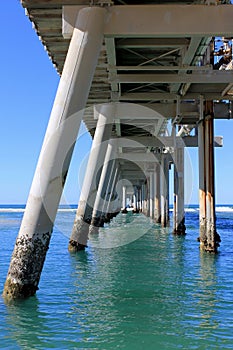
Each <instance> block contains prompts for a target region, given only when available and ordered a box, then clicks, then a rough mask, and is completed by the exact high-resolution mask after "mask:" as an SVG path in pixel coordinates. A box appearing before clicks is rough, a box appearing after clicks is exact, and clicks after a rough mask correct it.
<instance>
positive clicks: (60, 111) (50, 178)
mask: <svg viewBox="0 0 233 350" xmlns="http://www.w3.org/2000/svg"><path fill="white" fill-rule="evenodd" d="M105 13H106V10H105V9H104V8H100V7H90V8H85V9H82V10H81V11H80V12H79V15H78V18H77V21H76V24H75V29H74V32H73V36H72V39H71V43H70V47H69V50H68V54H67V58H66V61H65V65H64V68H63V73H62V76H61V80H60V83H59V87H58V90H57V94H56V98H55V101H54V105H53V109H52V112H51V116H50V121H49V124H48V128H47V132H46V135H45V139H44V143H43V146H42V150H41V154H40V157H39V160H38V165H37V168H36V171H35V175H34V179H33V182H32V186H31V190H30V194H29V198H28V201H27V206H26V210H25V214H24V218H23V221H22V224H21V228H20V231H19V235H18V238H17V241H16V245H15V249H14V252H13V255H12V260H11V264H10V268H9V272H8V276H7V279H6V283H5V287H4V293H3V295H4V297H5V298H8V299H14V298H23V297H27V296H30V295H33V294H35V292H36V290H37V289H38V284H39V280H40V274H41V271H42V268H43V264H44V260H45V257H46V252H47V250H48V246H49V241H50V237H51V233H52V230H53V223H54V220H55V216H56V212H57V207H58V205H59V201H60V197H61V194H62V190H63V186H64V184H65V180H66V175H67V172H68V168H69V164H70V159H71V155H72V151H73V146H74V143H75V141H76V137H77V134H78V131H79V126H80V121H81V119H82V115H83V109H84V108H85V106H86V101H87V98H88V94H89V90H90V87H91V82H92V78H93V75H94V72H95V68H96V64H97V60H98V56H99V52H100V49H101V46H102V42H103V28H104V20H105Z"/></svg>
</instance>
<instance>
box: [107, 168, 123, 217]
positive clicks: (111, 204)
mask: <svg viewBox="0 0 233 350" xmlns="http://www.w3.org/2000/svg"><path fill="white" fill-rule="evenodd" d="M119 176H120V169H119V167H118V166H117V163H116V162H115V171H113V177H112V184H111V185H112V186H111V188H110V195H109V197H108V201H107V206H106V216H107V218H108V221H109V219H111V218H113V217H114V216H116V214H117V210H118V209H119V208H117V205H116V197H117V193H116V185H117V182H118V180H119Z"/></svg>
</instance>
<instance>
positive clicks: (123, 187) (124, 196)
mask: <svg viewBox="0 0 233 350" xmlns="http://www.w3.org/2000/svg"><path fill="white" fill-rule="evenodd" d="M126 199H127V198H126V186H124V185H123V186H122V208H123V210H124V209H125V208H126V205H127V203H126Z"/></svg>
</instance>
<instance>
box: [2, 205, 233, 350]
mask: <svg viewBox="0 0 233 350" xmlns="http://www.w3.org/2000/svg"><path fill="white" fill-rule="evenodd" d="M22 215H23V210H22V209H21V208H20V207H12V206H11V207H5V208H0V238H1V251H0V269H1V273H0V285H1V291H2V289H3V285H4V281H5V278H6V274H7V270H8V266H9V262H10V257H11V253H12V249H13V246H14V242H15V238H16V236H17V232H18V229H19V225H20V222H21V219H22ZM74 215H75V211H74V210H71V209H69V210H60V211H59V212H58V216H57V220H56V226H55V229H54V233H53V236H52V240H51V245H50V249H49V251H48V254H47V259H46V262H45V265H44V269H43V272H42V276H41V281H40V285H39V287H40V289H39V291H38V292H37V294H36V296H35V297H31V298H29V299H28V300H25V301H21V302H18V303H15V304H12V305H5V304H4V301H3V300H2V298H1V299H0V337H1V341H0V348H3V349H14V350H15V349H132V350H133V349H145V350H147V349H158V350H163V349H164V350H165V349H167V350H172V349H203V350H204V349H206V350H210V349H221V350H222V349H233V209H232V207H230V206H229V207H219V208H217V219H218V232H219V234H220V235H221V238H222V243H221V247H220V250H219V254H218V255H217V256H214V255H212V254H205V253H204V254H203V253H201V252H200V251H199V244H198V242H197V237H198V210H197V208H191V209H188V210H187V212H186V226H187V235H186V236H185V237H175V236H173V235H172V229H171V228H168V229H161V228H160V227H159V226H158V225H155V224H154V223H153V222H152V221H151V220H150V219H148V218H146V217H144V216H143V215H140V214H139V215H131V214H127V215H122V214H120V215H119V216H118V217H117V218H115V219H114V220H113V222H112V223H111V224H110V225H109V226H106V227H105V228H103V229H101V231H100V234H99V235H98V236H94V237H92V238H91V240H90V242H89V247H88V249H87V250H86V252H80V253H78V254H77V255H76V254H70V253H69V252H68V250H67V246H68V239H69V234H70V231H71V228H72V223H73V219H74Z"/></svg>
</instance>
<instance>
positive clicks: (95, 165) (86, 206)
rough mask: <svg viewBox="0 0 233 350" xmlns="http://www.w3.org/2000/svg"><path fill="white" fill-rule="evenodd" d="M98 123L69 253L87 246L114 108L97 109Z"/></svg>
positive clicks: (107, 106) (103, 107)
mask: <svg viewBox="0 0 233 350" xmlns="http://www.w3.org/2000/svg"><path fill="white" fill-rule="evenodd" d="M96 108H97V110H96V113H97V114H98V122H97V125H96V130H95V135H94V139H93V143H92V147H91V152H90V155H89V159H88V163H87V168H86V173H85V177H84V180H83V185H82V191H81V194H80V199H79V204H78V209H77V213H76V217H75V221H74V226H73V230H72V233H71V237H70V241H69V247H68V249H69V251H71V252H76V251H79V250H83V249H84V248H85V247H86V245H87V240H88V233H89V226H90V224H91V221H92V212H93V207H94V203H95V199H96V194H97V189H98V179H97V174H98V172H99V171H100V170H101V167H102V166H103V163H104V158H105V154H106V151H107V147H108V142H109V141H108V140H109V139H110V136H111V132H112V116H113V111H112V106H111V104H103V105H99V106H97V107H96Z"/></svg>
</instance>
